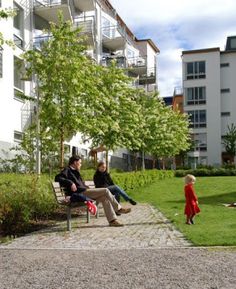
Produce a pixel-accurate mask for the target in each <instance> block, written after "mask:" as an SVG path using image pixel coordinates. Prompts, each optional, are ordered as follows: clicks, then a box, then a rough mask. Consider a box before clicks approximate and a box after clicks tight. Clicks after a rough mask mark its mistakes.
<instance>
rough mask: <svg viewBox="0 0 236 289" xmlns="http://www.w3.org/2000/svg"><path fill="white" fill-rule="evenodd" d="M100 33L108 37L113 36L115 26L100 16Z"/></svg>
mask: <svg viewBox="0 0 236 289" xmlns="http://www.w3.org/2000/svg"><path fill="white" fill-rule="evenodd" d="M102 34H103V35H104V36H106V37H108V38H110V39H112V38H114V37H115V26H114V25H112V23H111V22H110V21H109V20H108V19H107V18H105V17H102Z"/></svg>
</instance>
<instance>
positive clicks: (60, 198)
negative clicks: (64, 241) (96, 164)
mask: <svg viewBox="0 0 236 289" xmlns="http://www.w3.org/2000/svg"><path fill="white" fill-rule="evenodd" d="M85 184H86V185H87V186H89V187H90V188H93V186H94V183H93V181H87V182H85ZM52 188H53V193H54V196H55V198H56V201H57V203H58V204H59V205H61V206H65V207H66V215H67V231H71V209H72V208H77V207H85V208H86V216H87V223H89V222H90V212H89V210H88V208H87V206H86V205H85V203H84V202H76V203H74V202H73V203H72V202H70V201H66V198H65V189H64V188H62V187H61V186H60V184H59V183H58V182H52ZM96 217H97V218H98V213H97V215H96Z"/></svg>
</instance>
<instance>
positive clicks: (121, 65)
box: [102, 55, 127, 68]
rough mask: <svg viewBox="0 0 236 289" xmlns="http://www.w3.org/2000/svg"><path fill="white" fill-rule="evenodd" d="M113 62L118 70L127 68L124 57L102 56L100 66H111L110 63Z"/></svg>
mask: <svg viewBox="0 0 236 289" xmlns="http://www.w3.org/2000/svg"><path fill="white" fill-rule="evenodd" d="M112 61H115V62H116V66H117V67H119V68H126V67H127V60H126V57H125V56H124V55H109V56H107V55H104V56H103V57H102V65H103V66H109V65H111V62H112Z"/></svg>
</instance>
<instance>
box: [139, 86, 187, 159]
mask: <svg viewBox="0 0 236 289" xmlns="http://www.w3.org/2000/svg"><path fill="white" fill-rule="evenodd" d="M139 101H140V103H141V105H142V120H143V121H142V126H141V127H140V133H141V135H142V139H143V140H142V143H143V150H144V151H145V152H147V153H150V154H152V155H154V156H157V157H171V156H175V155H177V154H178V153H179V152H180V151H181V150H186V149H188V147H189V128H188V127H189V121H188V117H187V116H186V115H184V114H180V113H179V112H175V111H173V110H172V109H171V108H169V107H166V106H165V105H164V103H163V102H162V101H161V100H160V99H158V97H157V94H155V93H154V94H147V93H145V92H141V93H140V98H139Z"/></svg>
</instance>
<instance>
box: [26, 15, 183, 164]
mask: <svg viewBox="0 0 236 289" xmlns="http://www.w3.org/2000/svg"><path fill="white" fill-rule="evenodd" d="M59 20H60V21H59V24H58V25H55V24H53V23H52V24H51V26H50V29H49V31H48V35H49V37H48V41H46V42H44V45H43V46H42V49H41V50H40V51H38V50H31V51H28V52H26V53H25V54H24V56H23V57H24V59H25V62H26V75H27V77H32V76H33V75H37V79H38V87H37V89H38V93H39V96H40V105H39V119H40V126H41V145H42V146H45V147H47V151H48V152H49V150H50V148H51V149H53V148H55V147H56V146H59V147H60V148H61V152H60V158H61V166H63V160H64V141H65V139H67V140H69V139H71V138H72V136H73V135H75V134H76V133H78V132H80V133H82V134H83V135H84V136H86V138H88V137H89V138H90V139H91V140H92V144H93V146H100V145H102V146H104V147H105V148H106V149H107V150H114V149H116V148H118V147H126V148H128V149H130V150H134V151H140V150H144V151H145V152H147V153H151V154H154V155H158V156H172V155H174V154H177V153H178V152H179V151H180V150H184V149H186V148H187V147H188V120H187V117H186V116H184V115H180V114H178V113H175V112H173V111H172V110H171V109H169V108H167V107H165V106H164V104H163V103H162V102H161V101H160V99H158V97H157V94H148V93H146V92H145V91H144V90H139V89H136V88H134V87H132V86H131V79H130V78H129V77H128V76H127V75H126V74H125V72H124V70H122V69H120V68H118V67H117V66H116V63H115V62H112V63H111V65H110V66H109V67H103V66H100V65H97V64H95V63H94V62H93V61H92V60H91V59H90V58H89V57H87V56H86V47H85V46H84V43H85V41H84V38H83V37H82V36H81V34H80V29H74V27H73V25H72V23H70V22H64V20H63V17H62V15H61V14H60V15H59ZM47 143H48V144H47ZM52 144H53V145H52ZM59 144H60V145H59ZM42 150H44V149H43V147H42Z"/></svg>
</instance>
